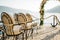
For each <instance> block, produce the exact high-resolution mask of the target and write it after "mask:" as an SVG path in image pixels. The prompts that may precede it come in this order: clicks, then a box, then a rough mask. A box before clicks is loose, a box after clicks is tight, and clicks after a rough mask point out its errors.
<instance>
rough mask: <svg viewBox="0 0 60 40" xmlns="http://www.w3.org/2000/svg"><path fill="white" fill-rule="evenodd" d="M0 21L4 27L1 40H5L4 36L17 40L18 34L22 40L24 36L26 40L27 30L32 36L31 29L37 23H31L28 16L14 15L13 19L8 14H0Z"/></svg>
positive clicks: (30, 18) (30, 17)
mask: <svg viewBox="0 0 60 40" xmlns="http://www.w3.org/2000/svg"><path fill="white" fill-rule="evenodd" d="M13 19H14V20H13ZM1 20H2V23H3V27H4V34H3V40H6V39H5V36H14V39H13V40H17V36H18V35H20V34H22V40H24V34H25V35H26V36H25V37H26V40H27V38H28V37H27V32H28V30H32V31H31V35H32V34H33V27H35V26H37V23H32V21H33V19H32V16H31V15H30V14H23V13H19V14H16V13H15V14H14V18H11V16H10V15H9V14H8V13H6V12H2V13H1Z"/></svg>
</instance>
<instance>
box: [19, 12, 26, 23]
mask: <svg viewBox="0 0 60 40" xmlns="http://www.w3.org/2000/svg"><path fill="white" fill-rule="evenodd" d="M26 21H27V19H26V16H25V15H24V14H23V13H19V14H18V22H19V23H24V22H26Z"/></svg>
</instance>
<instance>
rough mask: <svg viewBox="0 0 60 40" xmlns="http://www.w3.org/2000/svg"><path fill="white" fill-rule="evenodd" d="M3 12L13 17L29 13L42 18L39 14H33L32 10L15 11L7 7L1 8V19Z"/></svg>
mask: <svg viewBox="0 0 60 40" xmlns="http://www.w3.org/2000/svg"><path fill="white" fill-rule="evenodd" d="M2 12H7V13H8V14H9V15H11V16H12V15H14V14H15V13H24V14H25V13H29V14H31V15H34V16H35V17H39V16H40V15H39V13H38V12H32V11H30V10H24V9H15V8H10V7H6V6H0V17H1V13H2Z"/></svg>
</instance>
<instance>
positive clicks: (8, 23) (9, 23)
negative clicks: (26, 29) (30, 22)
mask: <svg viewBox="0 0 60 40" xmlns="http://www.w3.org/2000/svg"><path fill="white" fill-rule="evenodd" d="M1 15H2V17H1V19H2V22H3V25H4V29H5V33H6V36H9V37H10V36H13V37H14V39H13V40H17V38H16V37H17V36H18V35H20V34H21V33H22V30H21V31H19V32H17V31H16V30H13V29H14V26H16V25H18V24H14V22H13V20H12V18H11V17H10V16H9V15H8V14H7V13H6V12H2V13H1ZM4 40H5V39H4Z"/></svg>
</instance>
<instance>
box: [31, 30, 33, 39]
mask: <svg viewBox="0 0 60 40" xmlns="http://www.w3.org/2000/svg"><path fill="white" fill-rule="evenodd" d="M31 36H32V39H33V29H32V31H31Z"/></svg>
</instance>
